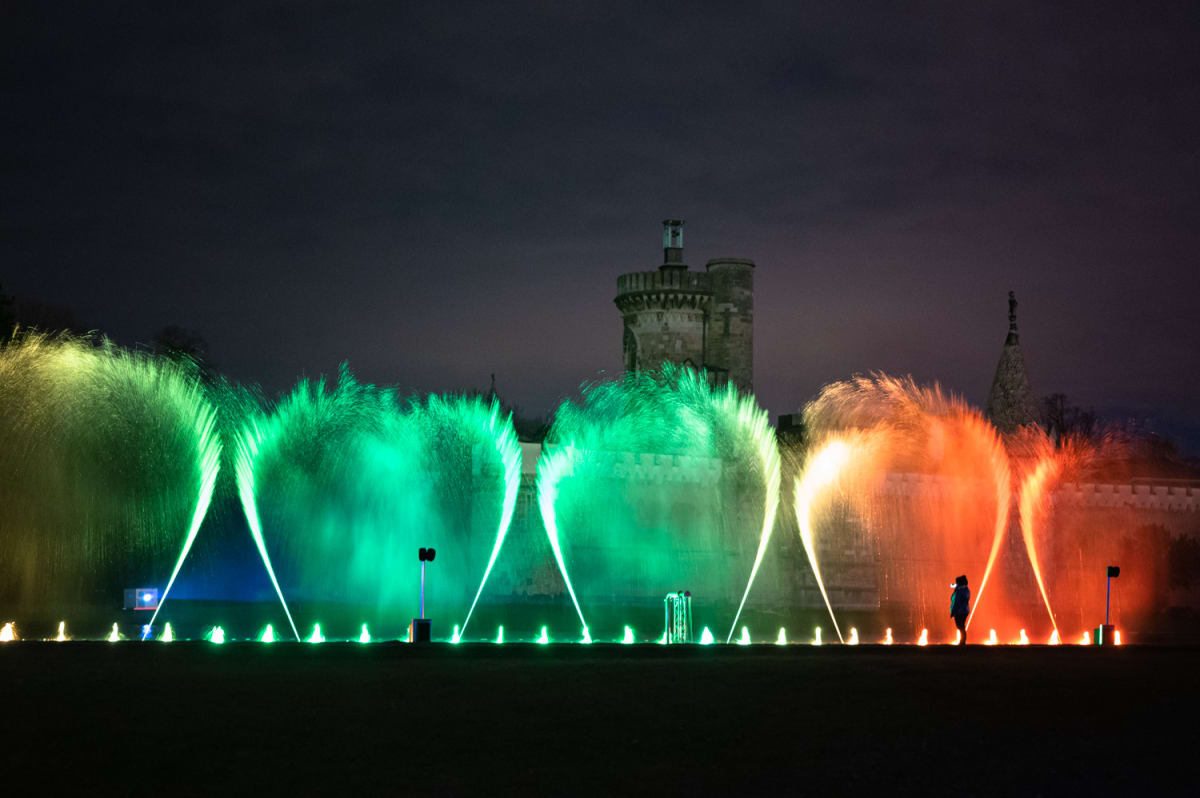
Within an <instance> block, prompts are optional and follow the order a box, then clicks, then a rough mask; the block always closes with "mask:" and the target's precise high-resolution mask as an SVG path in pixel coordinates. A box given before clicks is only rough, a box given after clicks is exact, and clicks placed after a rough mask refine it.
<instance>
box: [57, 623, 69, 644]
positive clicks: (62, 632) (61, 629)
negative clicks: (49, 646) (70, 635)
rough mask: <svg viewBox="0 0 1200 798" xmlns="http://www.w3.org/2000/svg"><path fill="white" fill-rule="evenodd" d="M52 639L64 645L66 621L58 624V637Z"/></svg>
mask: <svg viewBox="0 0 1200 798" xmlns="http://www.w3.org/2000/svg"><path fill="white" fill-rule="evenodd" d="M54 639H55V640H57V641H58V642H59V643H65V642H66V641H67V622H66V621H59V622H58V635H57V636H56V637H55V638H54Z"/></svg>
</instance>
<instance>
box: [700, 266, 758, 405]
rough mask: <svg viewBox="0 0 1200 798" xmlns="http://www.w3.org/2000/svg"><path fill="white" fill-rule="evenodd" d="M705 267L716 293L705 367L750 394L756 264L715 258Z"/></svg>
mask: <svg viewBox="0 0 1200 798" xmlns="http://www.w3.org/2000/svg"><path fill="white" fill-rule="evenodd" d="M706 268H707V270H708V274H709V277H710V278H711V280H712V292H713V298H712V302H711V304H710V305H709V317H710V318H711V322H710V323H709V325H708V336H707V351H706V353H705V355H706V357H705V362H706V365H707V366H708V368H709V370H711V371H713V372H715V373H716V374H719V375H722V376H723V377H724V379H727V380H728V381H729V382H732V383H733V384H734V385H736V386H737V387H738V390H739V391H744V392H746V393H751V392H753V390H754V261H752V260H747V259H746V258H715V259H713V260H710V261H709V262H708V264H707V265H706Z"/></svg>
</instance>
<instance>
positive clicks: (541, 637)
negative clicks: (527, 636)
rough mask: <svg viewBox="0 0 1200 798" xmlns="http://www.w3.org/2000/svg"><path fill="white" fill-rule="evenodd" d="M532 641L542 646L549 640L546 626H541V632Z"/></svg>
mask: <svg viewBox="0 0 1200 798" xmlns="http://www.w3.org/2000/svg"><path fill="white" fill-rule="evenodd" d="M533 642H535V643H537V644H538V645H540V646H544V645H546V644H547V643H549V642H550V634H549V632H547V631H546V627H544V626H543V627H542V632H541V634H539V635H538V636H537V640H534V641H533Z"/></svg>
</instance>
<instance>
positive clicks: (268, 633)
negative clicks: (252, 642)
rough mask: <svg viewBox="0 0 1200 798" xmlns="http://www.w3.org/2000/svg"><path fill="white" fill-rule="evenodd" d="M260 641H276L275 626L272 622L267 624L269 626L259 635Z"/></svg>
mask: <svg viewBox="0 0 1200 798" xmlns="http://www.w3.org/2000/svg"><path fill="white" fill-rule="evenodd" d="M258 642H260V643H274V642H275V627H274V626H271V624H267V628H266V629H263V630H262V634H261V635H259V636H258Z"/></svg>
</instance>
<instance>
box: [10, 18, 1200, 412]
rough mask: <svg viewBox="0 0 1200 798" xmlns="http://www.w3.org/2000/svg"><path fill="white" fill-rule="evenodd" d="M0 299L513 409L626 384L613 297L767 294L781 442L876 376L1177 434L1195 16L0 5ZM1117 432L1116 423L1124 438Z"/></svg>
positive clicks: (1186, 352) (274, 367)
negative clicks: (679, 228)
mask: <svg viewBox="0 0 1200 798" xmlns="http://www.w3.org/2000/svg"><path fill="white" fill-rule="evenodd" d="M5 17H6V18H5V24H4V26H3V28H2V30H3V33H0V37H3V53H4V55H3V59H4V62H5V64H4V69H3V70H2V72H0V102H3V105H4V107H5V109H6V112H7V113H6V125H5V126H4V128H3V132H0V144H2V154H0V177H2V185H3V192H4V193H3V199H4V203H3V207H4V214H3V215H2V217H0V264H3V265H2V267H0V268H2V269H3V271H2V273H0V280H2V281H3V284H4V288H5V290H6V291H7V292H9V293H15V294H18V295H20V296H28V297H32V298H36V299H38V300H40V301H46V302H53V303H58V304H63V305H67V306H70V307H73V308H75V309H77V311H78V313H79V314H80V315H81V316H83V317H84V318H85V319H86V320H87V321H89V322H90V323H92V324H94V325H96V326H98V327H101V328H103V329H105V330H106V331H108V332H110V333H111V334H112V335H114V336H115V337H117V338H118V339H119V340H122V341H125V342H132V341H147V340H149V338H150V336H151V335H152V334H153V332H154V331H155V330H156V329H158V328H160V327H162V326H164V325H167V324H179V325H182V326H185V327H189V328H195V329H198V330H201V331H202V332H203V333H204V334H205V335H206V336H207V337H208V339H209V342H210V348H211V350H212V353H213V356H214V357H215V358H216V359H217V360H218V361H219V362H220V363H221V364H222V366H223V367H224V368H225V369H227V370H228V371H229V372H230V373H231V374H232V375H233V376H235V377H237V378H239V379H243V380H255V381H262V382H263V383H264V384H265V385H266V386H267V387H268V388H269V389H272V390H277V389H282V388H284V387H286V386H287V385H288V384H289V383H290V381H291V380H292V379H293V378H294V376H295V375H296V374H298V373H301V372H303V373H308V374H313V373H317V372H321V371H331V370H333V369H334V368H335V367H336V364H337V363H338V362H339V361H340V360H342V359H349V360H350V361H351V364H352V365H353V366H354V367H355V368H356V370H358V371H359V372H360V373H361V374H362V376H364V378H367V379H372V380H378V381H386V382H398V383H400V384H403V385H406V386H412V387H414V388H419V389H425V390H437V389H444V388H462V387H468V386H483V385H486V380H487V375H488V373H489V372H493V371H495V372H497V373H498V374H499V380H500V385H501V387H502V388H503V389H504V390H505V391H506V392H507V393H508V394H510V395H511V397H512V398H513V399H514V400H515V401H518V402H520V403H521V404H523V405H525V406H527V407H529V408H531V409H545V408H548V407H550V406H551V405H552V404H553V403H554V402H555V401H557V399H558V398H560V397H561V396H562V395H564V394H568V393H570V392H571V391H572V390H573V389H574V388H575V386H576V385H577V384H578V383H579V382H580V381H581V380H585V379H591V378H595V377H596V375H597V374H598V373H601V372H604V373H612V372H613V371H614V370H615V369H617V368H619V365H620V356H619V347H620V321H619V318H618V316H617V313H616V310H615V308H614V307H613V305H612V303H611V298H612V295H613V293H614V289H615V277H616V276H617V275H618V274H620V273H622V272H624V271H630V270H634V269H639V268H651V267H653V266H654V265H656V264H657V262H658V260H659V252H658V251H657V248H658V240H659V239H658V235H659V232H658V229H657V224H658V221H659V220H660V219H662V218H664V217H665V216H668V215H681V216H684V217H686V218H688V219H689V225H688V228H687V230H688V252H687V255H688V260H689V261H690V262H691V263H692V264H693V266H696V267H699V266H702V264H703V262H704V260H706V259H707V258H709V257H715V256H717V255H726V254H732V255H744V256H747V257H752V258H754V259H755V260H756V261H757V262H758V264H759V268H758V272H757V275H756V279H757V281H758V306H757V342H756V347H757V362H756V373H757V385H758V388H759V393H760V396H761V398H762V399H763V400H764V402H765V403H766V404H767V405H768V406H769V407H770V408H771V409H772V411H773V412H784V411H788V410H790V409H792V408H794V407H796V406H797V405H799V404H800V403H802V402H803V401H804V400H805V399H806V398H808V397H809V396H811V395H812V394H813V393H814V391H815V390H816V389H817V388H818V387H819V386H820V385H821V384H822V383H823V382H826V381H828V380H832V379H836V378H839V377H843V376H845V375H847V374H849V373H851V372H853V371H859V370H865V369H871V368H884V369H888V370H891V371H896V372H912V373H914V374H915V375H916V376H918V377H919V378H922V379H933V378H938V379H941V380H942V381H943V382H944V383H945V384H947V385H948V386H949V387H951V388H952V389H955V390H958V391H961V392H963V393H964V394H966V395H967V397H968V398H970V399H972V400H975V401H977V402H978V401H981V400H982V399H983V397H984V396H985V395H986V391H987V388H988V384H989V382H990V379H991V371H992V369H993V368H994V365H995V360H996V357H997V355H998V352H999V348H1000V345H1001V344H1002V342H1003V336H1004V331H1005V312H1006V306H1005V294H1006V292H1007V291H1008V290H1009V289H1010V288H1011V289H1015V290H1016V291H1017V292H1018V295H1019V296H1020V298H1021V300H1022V304H1021V311H1022V316H1021V324H1022V332H1023V335H1024V342H1025V344H1026V348H1027V354H1028V357H1029V361H1030V364H1031V370H1032V376H1033V379H1034V382H1035V388H1036V389H1037V390H1038V391H1039V392H1042V393H1049V392H1051V391H1064V392H1066V393H1068V394H1070V395H1071V396H1072V397H1074V398H1076V399H1077V400H1078V401H1080V402H1083V403H1085V404H1088V405H1094V406H1096V407H1097V408H1105V407H1112V408H1115V409H1119V412H1122V413H1130V412H1144V413H1146V414H1159V415H1162V416H1163V417H1164V418H1166V417H1170V418H1173V419H1175V421H1174V422H1172V423H1177V424H1182V425H1183V426H1185V427H1186V426H1187V425H1191V426H1193V427H1196V428H1200V410H1198V409H1197V396H1198V395H1200V377H1198V376H1197V375H1200V354H1198V353H1200V332H1197V330H1198V327H1197V325H1196V323H1195V321H1194V318H1195V316H1194V313H1195V311H1194V303H1195V297H1196V296H1197V288H1200V279H1198V278H1197V268H1196V262H1197V254H1198V252H1200V246H1198V245H1200V232H1198V231H1197V225H1196V223H1195V220H1196V219H1197V218H1200V180H1198V178H1200V163H1198V155H1197V150H1198V144H1197V141H1198V139H1197V135H1196V131H1197V129H1198V123H1200V111H1198V109H1200V96H1198V94H1200V88H1198V87H1200V58H1198V56H1197V54H1196V53H1197V48H1196V46H1195V44H1196V42H1197V40H1198V38H1197V33H1200V30H1198V28H1200V20H1198V16H1197V12H1196V10H1195V7H1194V6H1192V5H1189V4H1182V3H1180V4H1154V5H1153V6H1152V7H1135V6H1129V5H1128V4H1110V5H1098V4H1080V5H1076V6H1061V5H1058V4H1055V5H1054V7H1048V5H1047V4H1041V3H1024V4H1012V3H1004V4H994V5H992V4H985V5H981V4H968V5H963V4H956V3H928V4H921V5H920V6H919V7H918V6H911V5H902V6H897V5H895V4H877V5H866V6H863V5H859V4H855V5H853V6H850V5H847V4H840V3H830V4H821V5H814V4H792V3H784V4H758V3H745V4H738V5H737V6H735V7H731V6H727V5H713V6H688V7H680V6H677V5H676V6H662V7H657V8H656V7H652V6H650V5H648V4H619V3H603V4H579V3H547V4H537V5H531V6H525V7H522V8H519V9H518V8H513V7H511V5H510V4H498V3H478V4H461V5H459V4H426V5H406V4H398V3H356V4H340V3H332V4H324V3H310V4H297V3H285V4H277V5H268V4H253V5H252V4H246V3H205V4H202V5H199V6H193V7H173V8H170V9H166V8H164V7H162V6H161V5H160V4H153V3H146V4H119V5H117V4H112V5H110V4H105V5H96V4H79V5H77V6H72V7H70V8H65V7H63V6H60V5H54V6H50V5H47V4H40V3H29V4H22V5H16V6H13V7H11V8H9V10H8V11H7V12H6V15H5ZM1131 408H1132V410H1131Z"/></svg>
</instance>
